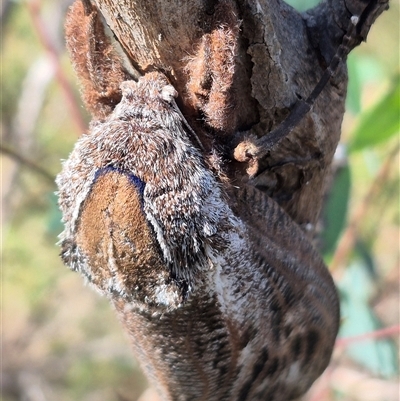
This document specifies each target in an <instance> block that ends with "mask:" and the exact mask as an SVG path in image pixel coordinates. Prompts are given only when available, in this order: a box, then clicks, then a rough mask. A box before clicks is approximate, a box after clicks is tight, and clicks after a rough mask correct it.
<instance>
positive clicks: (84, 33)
mask: <svg viewBox="0 0 400 401" xmlns="http://www.w3.org/2000/svg"><path fill="white" fill-rule="evenodd" d="M65 36H66V45H67V50H68V52H69V55H70V58H71V61H72V65H73V67H74V70H75V73H76V75H77V76H78V79H79V81H80V86H81V93H82V98H83V101H84V104H85V106H86V108H87V109H88V111H89V112H90V113H91V114H92V116H93V117H94V119H104V118H105V117H106V116H107V115H109V114H110V113H111V112H112V110H113V109H114V107H115V106H116V105H117V104H118V103H119V102H120V101H121V97H122V95H121V90H120V88H119V86H120V84H121V82H123V81H125V80H128V79H131V76H130V74H129V73H128V72H127V70H126V68H125V67H124V65H123V62H122V59H121V56H120V55H119V54H118V52H117V51H116V49H115V48H114V46H113V44H112V43H111V40H110V38H109V37H108V36H107V35H106V33H105V29H104V25H103V22H102V20H101V17H100V13H99V11H98V10H97V8H96V6H95V5H93V4H92V3H91V2H90V1H88V0H82V1H81V0H77V1H75V3H74V4H73V5H72V6H71V7H70V9H69V12H68V14H67V16H66V22H65Z"/></svg>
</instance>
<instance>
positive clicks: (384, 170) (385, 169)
mask: <svg viewBox="0 0 400 401" xmlns="http://www.w3.org/2000/svg"><path fill="white" fill-rule="evenodd" d="M399 150H400V144H398V145H397V146H396V147H395V148H394V149H393V150H392V152H391V153H390V154H389V156H388V157H387V159H386V160H385V162H384V164H383V166H382V167H381V168H380V170H379V171H378V174H377V175H376V177H375V179H374V182H373V183H372V185H371V187H370V188H369V190H368V192H367V195H366V196H365V197H364V199H363V201H362V202H361V204H360V205H359V206H358V207H357V209H356V211H355V213H354V216H353V218H352V219H351V222H350V223H349V225H348V226H347V228H346V230H345V232H344V233H343V235H342V237H341V239H340V241H339V245H338V247H337V249H336V252H335V255H334V256H333V259H332V262H331V263H330V270H331V271H332V272H333V271H335V270H337V269H338V267H340V266H342V265H344V264H345V263H346V261H347V258H348V257H349V254H350V252H351V250H352V249H353V247H354V244H355V242H356V239H357V233H358V230H359V227H360V225H361V223H362V222H363V221H364V219H365V217H366V215H367V212H368V209H369V207H370V206H371V204H372V203H373V202H372V200H373V199H374V198H375V196H376V195H377V194H378V193H380V189H381V187H382V185H383V184H384V183H385V182H386V178H387V176H388V175H389V173H390V172H391V169H392V163H393V160H394V158H395V157H396V156H397V154H398V153H399Z"/></svg>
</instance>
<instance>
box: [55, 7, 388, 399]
mask: <svg viewBox="0 0 400 401" xmlns="http://www.w3.org/2000/svg"><path fill="white" fill-rule="evenodd" d="M94 3H95V4H96V7H93V1H92V2H90V1H89V0H81V1H79V2H77V3H75V5H74V6H73V7H72V9H71V11H70V13H69V17H68V19H67V24H66V36H67V45H68V49H69V52H70V55H71V59H72V61H73V64H74V67H75V69H76V71H77V73H78V77H79V78H80V80H81V83H82V86H83V97H84V100H85V103H86V104H87V106H88V108H89V110H90V111H91V113H92V115H93V117H94V121H93V123H92V124H91V126H90V129H89V132H88V134H87V135H84V136H83V137H82V138H81V139H80V140H79V141H78V143H77V145H76V146H75V149H74V151H73V152H72V154H71V156H70V158H69V159H68V160H67V161H66V162H65V164H64V167H63V171H62V173H61V174H60V175H59V176H58V178H57V183H58V185H59V189H60V192H59V195H60V206H61V209H62V211H63V221H64V222H65V230H64V233H63V234H62V236H61V239H62V241H61V242H62V257H63V260H64V262H65V263H66V264H68V265H69V266H70V267H71V268H72V269H73V270H76V271H79V272H81V273H82V274H83V275H84V276H85V277H86V279H87V280H88V281H89V282H90V283H91V284H93V285H94V287H96V288H97V289H98V290H99V291H100V292H101V293H103V294H105V295H107V296H108V297H109V298H110V300H111V302H112V303H113V304H114V306H115V307H116V309H117V311H118V313H119V316H120V319H121V321H122V323H123V325H124V326H125V329H126V330H127V331H128V333H129V335H130V337H131V340H132V345H133V348H134V350H135V352H136V355H137V356H138V358H139V360H140V362H141V364H142V367H143V369H144V370H145V371H146V374H147V375H148V377H149V378H150V380H151V381H152V382H153V384H154V385H155V386H157V388H158V390H159V392H160V394H162V396H163V399H165V400H169V401H175V400H194V399H196V400H207V401H214V400H215V401H217V400H218V401H221V400H229V401H233V400H235V401H244V400H252V401H258V400H260V401H261V400H265V399H268V401H277V400H279V401H283V400H284V401H287V400H292V399H295V398H296V397H299V396H300V395H302V394H304V392H305V391H307V389H308V388H309V387H310V385H311V384H312V382H313V381H314V380H315V379H316V378H317V377H318V376H319V375H320V374H321V373H322V371H323V370H324V369H325V367H326V366H327V364H328V362H329V359H330V356H331V353H332V349H333V346H334V341H335V337H336V334H337V330H338V324H339V307H338V298H337V294H336V291H335V288H334V284H333V282H332V279H331V277H330V275H329V273H328V272H327V270H326V268H325V266H324V264H323V261H322V259H321V257H320V255H319V254H318V253H317V252H316V251H315V249H314V248H313V246H312V245H311V243H310V241H309V240H308V239H307V238H306V236H305V234H304V233H307V234H308V235H309V236H311V237H312V236H313V235H314V234H315V231H316V228H315V227H316V223H317V221H318V218H319V213H320V209H321V204H322V200H323V196H324V192H325V190H326V185H327V184H326V183H327V181H328V177H329V174H330V168H331V163H332V158H333V154H334V152H335V149H336V146H337V143H338V141H339V137H340V126H341V122H342V117H343V113H344V102H345V95H346V86H347V72H346V66H345V63H344V62H340V63H339V64H338V66H339V68H338V69H337V71H336V74H334V75H332V76H327V75H326V73H327V71H329V69H330V68H331V67H332V68H333V65H334V62H335V61H337V60H339V58H338V55H339V56H340V55H346V54H347V53H348V51H350V50H351V49H352V48H353V47H355V46H356V45H358V44H359V43H360V42H361V41H362V40H364V39H365V38H366V35H367V33H368V31H369V28H370V27H371V25H372V23H373V22H374V21H375V19H376V18H377V17H378V16H379V14H380V13H381V12H382V11H383V10H384V9H386V8H387V0H369V1H365V0H347V1H345V0H327V1H326V2H324V3H321V4H320V5H319V6H317V7H316V8H314V9H312V10H310V11H308V12H306V13H304V14H299V13H297V12H296V11H295V10H294V9H293V8H291V7H289V6H288V5H287V4H285V3H284V2H281V1H278V0H274V1H272V0H271V1H269V2H267V1H260V0H259V1H257V0H254V1H253V0H236V1H234V0H220V1H212V0H211V1H204V0H171V1H166V0H165V1H158V2H156V1H155V2H148V1H146V0H135V1H134V0H120V1H118V2H115V1H111V0H94ZM97 10H99V11H100V12H101V13H102V15H103V16H104V18H105V20H106V22H107V24H108V26H109V27H110V28H111V31H112V33H113V34H114V36H115V39H116V41H117V42H118V43H119V45H120V48H121V49H122V52H124V53H125V59H126V66H125V67H121V61H120V60H121V57H120V56H117V55H116V53H115V49H114V47H113V46H111V45H110V43H109V39H108V38H107V37H106V36H105V34H104V30H103V24H102V22H101V21H100V20H99V19H98V11H97ZM344 45H345V46H344ZM115 46H117V44H115ZM338 49H339V50H338ZM339 61H341V60H339ZM334 69H335V70H336V68H334ZM323 74H325V76H326V77H328V78H330V79H328V82H327V85H326V86H324V88H323V90H322V92H321V93H320V95H319V96H318V97H316V101H315V104H313V107H312V109H311V111H309V112H308V113H307V114H306V115H305V116H304V118H302V119H301V120H300V122H299V121H295V123H293V121H294V120H293V118H292V117H293V115H295V114H293V113H296V111H293V110H299V108H298V106H299V105H300V106H301V107H302V105H304V104H308V102H309V99H310V98H309V95H310V94H311V93H315V92H314V91H313V89H314V88H315V87H316V85H318V86H317V88H318V87H319V84H320V82H322V81H320V79H321V77H322V76H323ZM134 75H136V76H139V75H141V76H142V77H141V78H139V79H138V81H137V82H136V81H135V80H132V77H133V76H134ZM165 76H167V77H168V80H167V78H166V77H165ZM123 81H126V82H124V83H123V84H122V85H121V83H122V82H123ZM170 83H172V84H173V86H171V85H170ZM175 89H176V90H177V92H178V94H179V98H178V99H177V103H178V106H179V107H178V106H177V105H176V103H175V101H174V96H175V95H176V94H177V93H176V90H175ZM121 91H122V92H121ZM312 97H314V96H313V95H312ZM181 112H182V113H183V115H184V117H183V115H182V113H181ZM185 118H186V119H185ZM290 125H292V126H294V128H293V129H290V130H288V129H287V130H286V131H287V133H288V135H285V136H284V137H282V138H280V140H279V141H277V142H276V143H273V144H272V146H269V147H267V148H262V147H261V145H260V143H261V142H262V141H261V142H260V140H258V139H257V138H268V135H270V133H271V132H273V133H274V134H273V135H275V133H276V132H277V131H275V128H276V127H282V126H283V127H288V126H290ZM271 137H272V134H271ZM273 137H275V136H273ZM263 143H264V142H263ZM254 149H255V150H254ZM271 198H272V199H273V200H275V201H276V202H274V201H273V200H271ZM278 205H279V206H278ZM281 207H282V208H283V209H284V210H285V211H286V212H287V213H285V212H284V211H283V210H282V209H281ZM296 223H297V224H296ZM299 226H300V228H299Z"/></svg>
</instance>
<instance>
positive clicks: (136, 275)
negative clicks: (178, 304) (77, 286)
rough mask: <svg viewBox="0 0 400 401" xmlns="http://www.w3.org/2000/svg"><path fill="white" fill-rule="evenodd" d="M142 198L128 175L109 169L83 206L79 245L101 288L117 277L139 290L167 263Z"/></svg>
mask: <svg viewBox="0 0 400 401" xmlns="http://www.w3.org/2000/svg"><path fill="white" fill-rule="evenodd" d="M140 197H141V195H140V193H139V190H138V189H137V188H136V187H135V185H134V184H133V183H132V182H131V181H130V179H129V177H128V176H127V175H126V174H123V173H121V172H118V171H107V172H105V173H103V174H101V175H100V176H99V178H98V179H97V180H96V182H95V183H94V184H93V187H92V189H91V191H90V194H89V195H88V197H87V199H86V200H85V202H84V204H83V206H82V210H81V216H80V221H79V227H78V230H77V245H78V247H79V248H80V249H82V251H83V253H84V254H85V255H86V256H87V257H88V259H89V264H90V267H91V270H92V273H93V284H95V285H97V286H99V287H100V288H104V286H105V285H107V282H108V281H110V280H111V279H112V278H113V279H114V280H116V281H117V282H118V283H120V285H121V286H123V287H124V288H126V289H127V290H129V289H133V288H136V289H138V288H140V287H142V284H144V280H146V279H148V278H149V276H151V275H152V273H153V272H155V271H157V272H159V271H160V269H159V267H160V266H162V265H163V263H162V261H161V258H160V254H159V251H158V248H157V244H156V242H155V238H154V235H153V233H152V231H151V229H150V227H149V225H148V223H147V221H146V218H145V215H144V213H143V210H142V207H141V199H140ZM141 283H142V284H141ZM138 286H139V287H138Z"/></svg>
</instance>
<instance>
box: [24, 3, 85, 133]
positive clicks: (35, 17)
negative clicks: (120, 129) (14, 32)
mask: <svg viewBox="0 0 400 401" xmlns="http://www.w3.org/2000/svg"><path fill="white" fill-rule="evenodd" d="M27 7H28V11H29V14H30V16H31V20H32V23H33V26H34V29H35V31H36V33H37V35H38V37H39V40H40V42H41V43H42V45H43V47H44V48H45V49H46V51H47V53H48V55H49V57H50V60H51V61H52V62H53V64H54V68H55V73H56V78H57V81H58V83H59V84H60V86H61V89H62V91H63V93H64V96H65V98H66V100H67V103H68V105H69V108H70V110H71V115H72V120H73V121H74V123H75V125H76V126H77V128H78V130H79V132H80V133H81V132H84V131H85V130H86V128H87V125H86V123H85V121H84V119H83V117H82V115H81V112H80V110H79V108H78V106H77V103H76V100H75V96H74V94H73V91H72V89H71V85H70V84H69V82H68V80H67V78H66V76H65V73H64V71H63V69H62V66H61V63H60V57H59V54H58V52H57V50H56V49H55V47H54V46H53V43H52V41H51V39H50V37H49V34H48V32H47V31H46V28H45V24H44V21H43V20H42V18H41V16H40V4H39V2H38V1H36V0H32V1H28V2H27Z"/></svg>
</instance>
